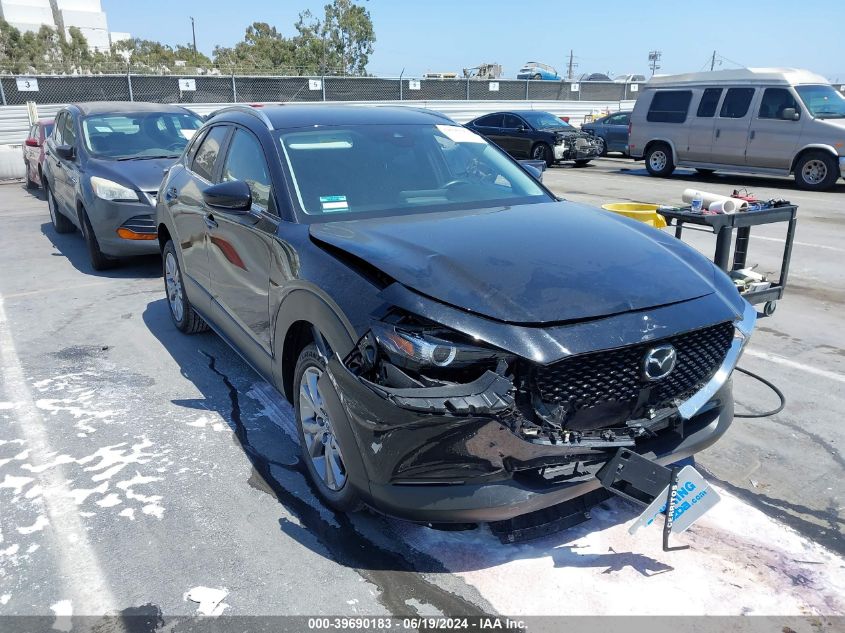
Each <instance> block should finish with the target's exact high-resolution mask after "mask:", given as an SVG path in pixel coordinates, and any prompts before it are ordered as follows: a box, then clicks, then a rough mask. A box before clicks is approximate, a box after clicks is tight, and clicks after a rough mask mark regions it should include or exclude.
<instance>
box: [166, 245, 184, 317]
mask: <svg viewBox="0 0 845 633" xmlns="http://www.w3.org/2000/svg"><path fill="white" fill-rule="evenodd" d="M164 285H165V289H166V290H167V302H168V303H169V304H170V312H171V313H172V314H173V318H174V319H176V321H177V322H179V323H181V322H182V319H183V317H184V316H185V304H184V302H183V300H182V276H181V275H180V274H179V264H178V263H177V261H176V257H175V256H174V255H173V253H172V252H168V253H167V256H166V257H165V259H164Z"/></svg>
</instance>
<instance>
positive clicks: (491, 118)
mask: <svg viewBox="0 0 845 633" xmlns="http://www.w3.org/2000/svg"><path fill="white" fill-rule="evenodd" d="M475 124H476V125H478V126H480V127H502V115H501V114H488V115H487V116H483V117H481V118H480V119H476V121H475Z"/></svg>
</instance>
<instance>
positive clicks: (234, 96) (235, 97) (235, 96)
mask: <svg viewBox="0 0 845 633" xmlns="http://www.w3.org/2000/svg"><path fill="white" fill-rule="evenodd" d="M237 102H238V87H237V85H235V69H234V68H233V69H232V103H237Z"/></svg>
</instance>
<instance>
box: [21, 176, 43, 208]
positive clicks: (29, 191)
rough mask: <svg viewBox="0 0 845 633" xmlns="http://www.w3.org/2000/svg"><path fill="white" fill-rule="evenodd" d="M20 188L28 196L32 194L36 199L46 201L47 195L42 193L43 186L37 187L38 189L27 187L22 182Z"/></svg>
mask: <svg viewBox="0 0 845 633" xmlns="http://www.w3.org/2000/svg"><path fill="white" fill-rule="evenodd" d="M21 189H23V191H24V193H27V194H29V195H30V196H32V197H33V198H35V199H36V200H41V201H42V202H47V196H46V194H45V193H44V188H43V187H39V188H38V189H29V188H28V187H27V186H26V183H24V184H22V185H21ZM45 213H46V209H45Z"/></svg>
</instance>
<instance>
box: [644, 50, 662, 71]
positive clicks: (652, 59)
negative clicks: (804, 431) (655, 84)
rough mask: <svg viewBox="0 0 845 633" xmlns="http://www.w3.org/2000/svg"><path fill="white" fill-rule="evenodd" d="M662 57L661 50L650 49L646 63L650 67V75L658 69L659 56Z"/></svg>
mask: <svg viewBox="0 0 845 633" xmlns="http://www.w3.org/2000/svg"><path fill="white" fill-rule="evenodd" d="M661 57H663V51H650V52H649V54H648V64H649V66H650V67H651V76H652V77H654V73H655V72H657V71H658V70H660V58H661Z"/></svg>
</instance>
